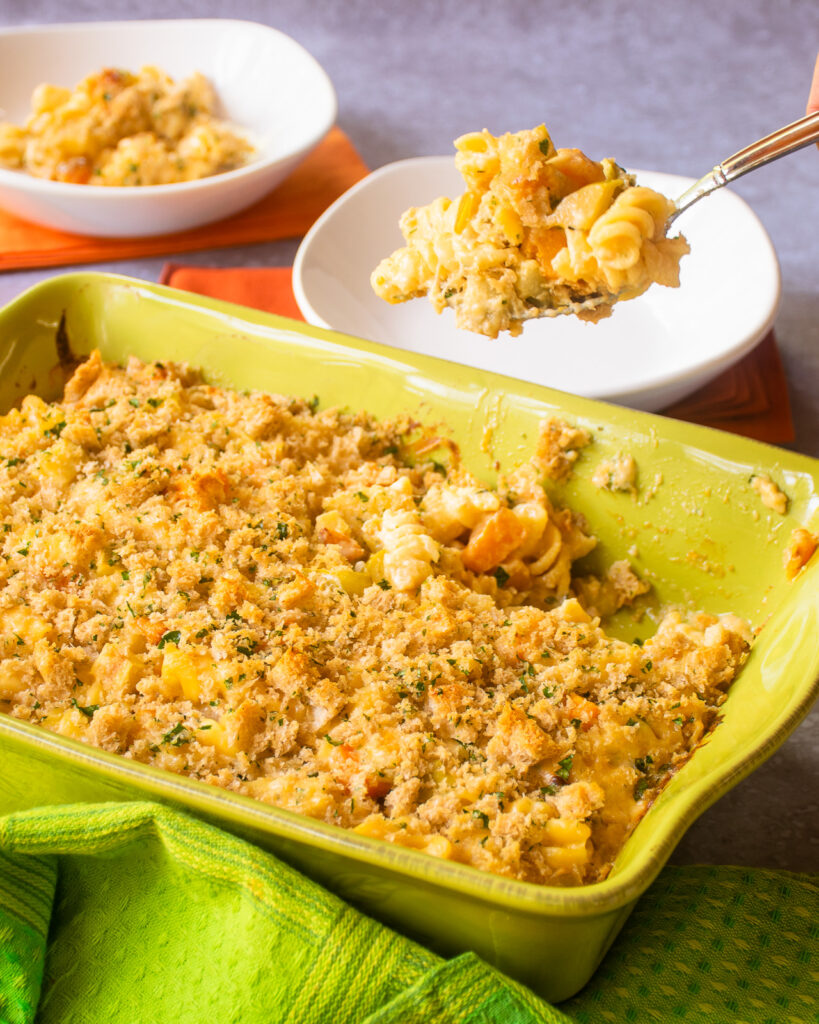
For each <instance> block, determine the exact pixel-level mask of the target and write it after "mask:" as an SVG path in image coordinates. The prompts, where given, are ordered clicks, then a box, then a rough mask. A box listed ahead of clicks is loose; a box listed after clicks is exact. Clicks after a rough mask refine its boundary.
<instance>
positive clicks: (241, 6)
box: [0, 0, 819, 871]
mask: <svg viewBox="0 0 819 1024" xmlns="http://www.w3.org/2000/svg"><path fill="white" fill-rule="evenodd" d="M207 16H210V17H235V18H247V19H250V20H255V21H261V22H266V23H268V24H270V25H274V26H275V27H277V28H279V29H281V30H283V31H284V32H287V33H288V34H290V35H292V36H293V37H294V38H296V39H297V40H298V41H299V42H300V43H302V44H303V45H304V46H305V47H306V48H307V49H308V50H310V52H311V53H313V55H314V56H315V57H316V58H317V59H318V60H319V61H320V62H321V63H322V64H323V65H324V67H325V68H326V69H327V71H328V73H329V74H330V76H331V78H332V79H333V82H334V83H335V86H336V89H337V91H338V95H339V104H340V111H339V120H340V123H341V126H342V127H343V128H344V129H345V130H346V131H347V132H348V134H349V135H350V136H351V137H352V139H353V141H354V142H355V144H356V145H357V147H358V149H359V151H360V152H361V154H362V156H363V157H364V159H365V160H366V161H367V163H368V164H369V165H370V166H371V167H377V166H379V165H381V164H384V163H388V162H390V161H392V160H398V159H401V158H403V157H408V156H418V155H423V154H432V153H447V152H450V149H451V142H452V139H453V138H455V137H456V136H457V135H459V134H461V133H462V132H464V131H468V130H471V129H473V128H481V127H487V128H489V129H490V130H492V131H494V132H499V131H509V130H518V129H520V128H525V127H531V126H532V125H534V124H537V123H539V122H541V121H545V122H546V124H547V125H548V127H549V129H550V131H551V132H552V135H553V137H554V139H555V141H556V143H557V145H571V146H579V147H580V148H582V149H584V150H586V151H587V152H589V153H591V154H593V155H598V156H604V155H612V156H616V157H617V159H618V160H620V161H621V162H622V163H624V164H627V165H630V166H632V167H644V168H651V169H654V170H661V171H668V172H673V173H678V174H689V175H693V176H695V177H699V176H700V175H701V174H703V173H705V171H707V170H708V169H709V168H710V167H712V166H713V165H714V164H715V163H717V162H718V161H719V160H721V159H723V158H724V157H726V156H728V155H729V154H731V153H733V152H734V151H735V150H737V149H739V148H740V147H742V146H744V145H746V144H747V143H749V142H751V141H753V140H754V139H756V138H758V137H760V136H762V135H764V134H766V133H767V132H769V131H772V130H773V129H775V128H778V127H780V126H781V125H783V124H786V123H787V122H789V121H792V120H795V119H796V118H797V117H799V116H801V115H802V113H803V112H804V107H805V100H806V97H807V91H808V87H809V84H810V76H811V71H812V68H813V62H814V59H815V57H816V52H817V48H819V4H817V3H816V0H723V2H722V3H720V4H715V3H713V2H711V0H673V2H667V0H654V2H652V3H644V2H635V0H575V2H574V3H565V2H561V3H555V2H537V0H511V2H503V0H495V2H493V3H486V2H469V0H446V2H439V3H434V2H432V0H415V2H412V0H381V2H380V3H378V4H376V3H373V2H370V0H347V2H344V0H336V2H333V0H320V2H299V0H279V2H276V0H269V2H265V0H233V2H232V3H226V2H222V3H219V2H217V0H162V2H160V0H142V3H140V4H139V5H138V6H137V5H135V4H133V3H126V2H123V0H105V2H103V0H74V2H68V0H0V26H3V25H18V24H41V23H48V22H58V21H83V20H87V21H102V20H114V19H121V18H131V17H140V18H152V17H153V18H163V17H207ZM89 70H91V69H89ZM736 190H737V191H738V192H739V193H740V194H741V195H742V196H743V197H744V198H745V199H746V200H747V201H748V202H749V203H750V204H751V205H752V206H753V208H754V210H755V211H756V212H757V214H758V215H759V217H760V219H761V220H762V222H763V224H764V225H765V227H766V228H767V230H768V232H769V233H770V235H771V237H772V239H773V242H774V245H775V247H776V250H777V252H778V255H779V259H780V262H781V265H782V277H783V300H782V306H781V309H780V312H779V316H778V318H777V323H776V330H777V335H778V338H779V342H780V346H781V348H782V352H783V356H784V360H785V364H786V369H787V373H788V378H789V381H790V386H791V395H792V400H793V405H794V414H795V420H796V427H797V439H796V443H795V445H794V447H795V448H797V449H798V450H800V451H803V452H806V453H809V454H812V455H819V401H817V398H816V392H817V388H818V387H819V288H818V287H817V271H818V270H819V232H817V227H818V226H819V225H818V224H817V214H819V154H817V153H816V152H814V151H813V150H804V151H802V152H801V153H798V154H796V155H794V156H791V157H788V158H786V160H785V161H782V162H779V163H777V164H774V165H772V166H770V167H767V168H763V169H762V170H761V171H758V172H756V173H755V174H753V175H751V176H749V177H747V178H745V179H743V180H742V181H740V182H739V183H737V185H736ZM294 251H295V245H294V244H293V243H291V242H282V243H277V244H271V245H259V246H249V247H246V248H244V249H238V250H227V251H219V252H214V253H196V254H192V255H190V256H185V257H183V258H184V259H185V260H186V261H187V262H191V263H202V264H210V263H212V264H217V265H222V266H226V265H244V264H271V265H274V264H285V263H288V262H290V261H291V260H292V257H293V253H294ZM161 266H162V260H160V259H157V260H139V261H132V262H128V263H116V264H104V265H100V267H99V269H112V270H116V271H118V272H122V273H129V274H133V275H135V276H140V277H145V278H148V279H154V280H155V279H156V278H157V276H158V274H159V271H160V269H161ZM50 273H52V271H49V272H48V274H50ZM48 274H47V273H43V272H27V273H12V274H5V275H0V301H5V300H6V299H7V298H10V297H11V296H12V295H14V294H16V293H17V292H19V291H21V290H22V289H23V288H24V287H25V286H27V285H28V284H31V283H33V282H34V281H36V280H39V279H41V278H42V277H44V276H48ZM715 284H718V283H715ZM818 639H819V638H818ZM818 734H819V710H817V709H814V712H813V713H812V715H811V716H810V717H809V718H808V720H807V721H806V722H805V723H804V724H803V725H802V726H801V728H800V729H799V730H798V732H797V733H796V734H795V735H794V736H793V737H792V738H791V739H790V740H789V741H788V742H787V743H786V744H785V745H784V746H783V747H782V749H781V750H780V751H779V752H778V753H777V754H776V755H775V756H774V757H773V758H772V759H771V760H770V761H768V762H767V763H766V764H765V765H763V766H762V768H760V769H759V770H758V771H757V772H755V773H754V774H753V775H752V776H751V777H750V778H749V779H747V780H746V781H745V782H743V783H741V784H740V785H739V786H738V787H737V788H736V789H734V790H733V791H732V792H731V793H729V794H728V795H727V796H726V797H724V798H723V799H722V800H721V801H720V802H719V803H718V804H717V805H716V806H715V807H714V808H712V809H711V810H709V811H707V812H706V813H705V814H704V815H703V816H702V818H701V819H700V820H699V821H698V822H697V823H696V824H695V825H694V827H693V828H692V829H691V830H690V831H689V832H688V834H687V836H686V837H685V839H684V840H683V842H682V844H681V845H680V846H679V848H678V849H677V851H676V853H675V855H674V859H675V860H677V861H679V862H694V861H705V862H711V863H735V864H737V863H738V864H749V865H757V866H767V867H777V868H789V869H791V870H796V871H799V870H812V871H817V870H819V744H817V735H818Z"/></svg>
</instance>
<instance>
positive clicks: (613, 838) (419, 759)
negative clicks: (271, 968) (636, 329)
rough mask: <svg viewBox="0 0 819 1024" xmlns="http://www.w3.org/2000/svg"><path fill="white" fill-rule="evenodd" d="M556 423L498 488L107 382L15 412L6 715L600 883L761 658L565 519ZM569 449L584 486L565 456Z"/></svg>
mask: <svg viewBox="0 0 819 1024" xmlns="http://www.w3.org/2000/svg"><path fill="white" fill-rule="evenodd" d="M588 440H589V437H588V435H587V434H585V432H583V431H579V430H577V429H574V428H571V427H569V426H567V425H565V424H563V425H561V424H560V423H558V422H556V421H554V420H552V421H549V422H548V423H546V424H545V425H544V434H543V438H542V441H541V445H540V450H539V452H538V453H536V454H535V455H534V456H533V458H532V459H531V460H530V461H529V462H526V463H524V464H523V465H521V466H520V467H518V468H517V469H514V470H512V471H511V472H510V473H509V474H508V475H507V476H506V477H505V478H503V479H502V480H501V482H500V484H499V486H498V487H497V488H495V489H488V488H487V487H485V486H483V485H482V484H481V483H480V481H479V480H477V479H475V478H474V477H473V476H471V475H470V474H469V473H467V472H466V471H464V470H463V469H461V468H459V467H458V465H457V460H456V459H455V458H454V455H453V454H452V453H450V454H451V455H452V459H451V462H450V464H449V465H448V466H447V465H443V464H441V463H439V462H438V461H436V458H442V457H443V456H442V455H441V454H440V452H439V451H436V446H439V441H440V439H439V438H436V437H434V436H430V435H428V434H423V433H421V434H420V435H419V430H418V427H417V425H414V424H412V423H410V422H402V423H392V424H390V423H378V422H376V421H375V420H374V419H372V418H371V417H369V416H367V415H365V414H364V413H360V412H359V413H345V412H341V411H339V410H338V409H328V410H324V411H321V412H320V411H318V409H317V403H316V402H307V401H303V400H301V399H296V398H286V397H282V396H277V395H269V394H262V393H244V394H239V393H237V392H234V391H230V390H224V389H221V388H217V387H212V386H209V385H207V384H206V383H204V382H203V380H202V379H201V378H200V376H199V374H198V373H196V372H195V371H193V370H192V369H190V368H188V367H185V366H181V365H173V364H162V363H153V364H144V363H141V362H139V361H138V360H136V359H131V360H130V361H129V363H128V365H127V366H126V367H125V368H124V369H120V368H117V367H114V366H108V365H104V364H103V363H102V361H101V360H100V357H99V355H98V354H97V353H94V354H93V355H92V356H91V358H90V359H88V360H87V361H86V362H85V363H83V364H82V365H81V366H80V367H79V369H78V370H77V371H76V373H75V375H74V376H73V378H72V379H71V380H70V382H69V383H68V385H67V387H66V390H65V396H64V398H63V400H62V401H61V402H57V403H51V404H47V403H46V402H44V401H42V400H41V399H39V398H37V397H35V396H28V397H27V398H25V399H24V401H23V403H22V405H21V407H20V408H19V409H15V410H12V411H11V412H9V413H8V414H7V415H6V416H4V417H1V418H0V702H2V703H0V708H2V710H4V711H6V712H7V713H8V714H10V715H12V716H14V717H15V718H18V719H22V720H25V721H28V722H32V723H36V724H39V725H40V726H42V727H44V728H47V729H51V730H54V731H55V732H58V733H61V734H63V735H65V736H70V737H74V738H76V739H79V740H82V741H83V742H86V743H90V744H94V745H96V746H99V747H102V748H104V749H106V750H109V751H113V752H116V753H118V754H121V755H122V756H124V757H127V758H131V759H133V760H136V761H141V762H146V763H151V764H154V765H158V766H159V767H161V768H166V769H168V770H170V771H174V772H180V773H182V774H184V775H187V776H188V777H190V778H192V779H200V780H203V781H205V782H209V783H212V784H214V785H218V786H223V787H225V788H227V789H230V790H233V791H236V792H238V793H243V794H246V795H248V796H252V797H256V798H258V799H260V800H263V801H267V802H269V803H271V804H275V805H276V806H278V807H284V808H288V809H290V810H293V811H297V812H300V813H302V814H306V815H311V816H313V817H315V818H319V819H322V820H324V821H327V822H331V823H334V824H337V825H340V826H342V827H344V828H349V829H354V830H355V831H356V832H358V833H360V834H362V835H366V836H374V837H377V838H380V839H384V840H387V841H389V842H392V843H398V844H402V845H405V846H410V847H415V848H417V849H420V850H426V851H427V852H428V853H431V854H433V855H435V856H438V857H446V858H451V859H453V860H457V861H461V862H463V863H465V864H470V865H474V866H475V867H478V868H481V869H484V870H486V871H492V872H497V873H500V874H502V875H506V876H509V877H511V878H516V879H523V880H527V881H532V882H541V883H550V884H556V885H576V884H580V883H585V882H592V881H595V880H597V879H600V878H602V877H604V876H605V875H606V873H607V872H608V870H609V868H610V866H611V863H612V861H613V859H614V857H615V856H616V855H617V852H618V850H619V849H620V847H621V846H622V844H623V842H624V840H625V839H626V837H627V836H628V835H629V833H630V832H631V830H632V829H633V827H634V825H635V824H636V822H637V821H638V820H639V818H640V817H641V815H642V814H643V813H644V812H645V810H646V809H647V807H648V805H649V804H650V802H651V800H652V799H653V798H654V797H655V796H656V794H657V793H658V791H659V789H660V788H661V787H662V785H663V783H664V782H665V781H666V780H667V779H668V778H669V776H670V775H671V774H673V772H674V771H675V770H676V769H677V767H678V766H679V765H680V764H681V763H683V762H684V761H685V760H686V759H687V758H688V757H689V755H690V754H691V752H692V751H693V750H694V748H695V747H696V746H697V744H698V743H699V742H700V741H701V739H702V738H703V736H704V734H705V733H706V731H707V730H708V729H709V728H710V727H711V726H712V725H713V723H714V721H715V719H716V715H717V713H718V708H719V706H720V704H721V702H722V701H723V699H724V696H725V691H726V688H727V687H728V686H729V684H730V682H731V680H732V679H733V678H734V675H735V674H736V672H737V670H738V668H739V666H740V665H741V664H742V662H743V660H744V658H745V655H746V652H747V650H748V646H749V640H750V635H749V632H748V627H747V626H746V625H745V623H743V622H741V621H740V620H739V619H737V618H735V617H733V616H731V615H724V616H721V617H713V616H709V615H703V614H694V615H691V616H689V617H687V618H685V617H682V616H681V615H679V614H669V615H667V616H666V617H665V618H664V619H663V621H662V623H661V624H660V626H659V629H658V630H657V633H656V635H655V636H654V637H653V638H652V639H650V640H647V641H646V642H645V643H644V644H643V645H642V646H640V645H638V644H636V643H634V644H630V643H625V642H623V641H621V640H616V639H614V638H613V637H611V636H608V635H607V634H606V633H605V631H604V630H603V628H602V626H601V624H600V619H599V617H598V616H599V614H607V613H609V612H611V611H613V610H615V609H616V608H618V607H620V606H622V605H623V604H624V603H627V602H630V601H632V600H633V599H634V598H635V597H637V596H639V594H640V593H642V592H644V591H645V590H646V589H647V587H646V585H645V584H643V583H642V582H641V581H640V580H639V579H638V577H637V576H636V575H635V574H634V573H633V571H632V570H631V567H630V566H629V564H628V562H626V561H622V562H616V563H615V564H614V565H613V566H611V568H610V569H609V572H608V574H607V575H606V576H604V577H601V578H594V577H584V576H578V575H577V573H576V572H573V566H574V564H575V562H576V561H577V559H579V558H581V557H582V556H583V555H585V554H586V553H588V552H589V551H590V550H591V549H592V548H593V547H594V544H595V540H594V538H593V537H592V536H591V533H590V531H589V527H588V526H587V524H586V523H585V521H584V520H583V519H582V518H580V517H579V516H577V515H575V514H574V513H573V512H572V511H571V510H570V509H568V508H565V507H560V506H559V505H557V504H555V503H553V502H552V501H551V500H550V499H549V497H548V496H547V493H546V491H545V490H544V487H543V481H544V478H545V476H546V475H547V473H551V474H552V475H554V476H559V475H564V476H565V473H566V472H567V470H566V467H565V463H566V462H568V463H569V465H570V464H571V461H572V459H571V455H575V456H576V447H577V446H579V445H582V444H584V443H586V442H588ZM561 452H562V453H563V454H564V455H565V460H564V462H563V463H561V461H560V459H559V458H558V456H559V454H560V453H561Z"/></svg>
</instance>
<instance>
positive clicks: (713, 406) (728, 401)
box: [160, 263, 794, 444]
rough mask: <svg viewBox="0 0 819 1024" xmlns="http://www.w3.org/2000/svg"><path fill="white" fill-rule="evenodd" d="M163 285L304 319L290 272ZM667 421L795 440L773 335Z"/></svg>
mask: <svg viewBox="0 0 819 1024" xmlns="http://www.w3.org/2000/svg"><path fill="white" fill-rule="evenodd" d="M160 280H161V282H162V283H163V284H169V285H172V286H173V287H174V288H183V289H184V290H185V291H189V292H196V293H197V294H199V295H209V296H211V298H215V299H225V300H227V301H228V302H237V303H239V304H240V305H243V306H252V307H254V308H255V309H263V310H265V311H266V312H268V313H279V314H281V315H282V316H289V317H293V319H296V320H303V319H304V317H303V316H302V315H301V313H300V311H299V308H298V306H297V305H296V300H295V297H294V295H293V287H292V274H291V270H290V268H289V267H235V268H234V267H231V268H222V267H191V266H183V265H180V264H178V263H169V264H167V265H166V266H165V268H164V269H163V271H162V276H161V278H160ZM664 411H665V414H666V415H667V416H673V417H675V418H676V419H680V420H687V421H688V422H690V423H702V424H704V425H705V426H708V427H716V428H717V429H719V430H730V431H733V432H734V433H735V434H744V435H745V436H746V437H753V438H756V439H757V440H758V441H768V442H769V443H771V444H783V443H784V442H786V441H793V439H794V429H793V420H792V419H791V406H790V400H789V398H788V385H787V381H786V379H785V371H784V368H783V366H782V360H781V358H780V356H779V350H778V348H777V345H776V339H775V338H774V334H773V331H770V332H769V333H768V334H767V335H766V336H765V337H764V338H763V340H762V341H761V342H760V343H759V344H758V345H757V346H756V348H755V349H753V351H751V352H749V353H748V355H747V356H745V357H744V358H743V359H741V360H740V361H739V362H738V363H735V364H734V365H733V366H732V367H730V368H729V369H728V370H726V371H725V372H724V373H722V374H720V375H719V376H718V377H716V378H715V379H714V380H712V381H711V382H710V383H708V384H706V385H705V387H702V388H700V389H699V390H698V391H696V392H695V393H694V394H693V395H690V396H689V397H688V398H686V399H684V400H683V401H682V402H677V403H676V404H675V405H673V406H671V407H670V408H668V409H666V410H664Z"/></svg>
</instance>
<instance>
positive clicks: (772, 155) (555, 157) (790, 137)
mask: <svg viewBox="0 0 819 1024" xmlns="http://www.w3.org/2000/svg"><path fill="white" fill-rule="evenodd" d="M817 137H819V115H817V114H813V115H809V116H808V117H806V118H803V119H802V120H801V121H798V122H795V123H794V124H793V125H790V126H788V127H787V128H784V129H781V130H780V131H779V132H776V133H774V134H773V135H771V136H767V137H766V138H765V139H762V140H760V141H759V142H757V143H755V144H754V145H752V146H749V147H746V148H745V149H743V150H741V151H740V152H739V153H737V154H735V155H734V156H733V157H730V158H729V159H728V160H726V161H723V163H722V164H719V165H717V167H715V168H714V169H713V170H712V171H711V172H709V174H708V175H706V176H705V177H704V178H702V179H700V181H698V182H697V183H695V184H694V185H693V186H692V187H691V188H690V189H689V190H687V191H686V192H685V193H684V194H683V195H682V196H681V197H680V199H679V200H677V202H676V203H675V202H673V201H672V200H670V199H668V198H666V196H664V195H662V194H661V193H660V192H657V191H655V190H653V189H650V188H647V187H645V186H642V185H639V184H637V182H636V179H635V176H634V175H632V174H629V173H628V172H626V171H625V170H624V169H623V168H622V167H620V166H619V164H617V163H616V162H615V161H614V160H611V159H604V160H602V161H595V160H592V159H590V158H589V157H587V156H586V155H585V154H584V153H582V152H581V151H580V150H578V149H556V148H555V147H554V145H553V143H552V140H551V139H550V137H549V134H548V132H547V131H546V128H545V126H544V125H540V126H539V127H537V128H534V129H531V130H528V131H522V132H517V133H514V134H512V133H508V134H506V135H501V136H498V137H496V136H493V135H491V134H490V133H489V132H488V131H486V130H484V131H482V132H473V133H470V134H467V135H462V136H461V137H460V138H459V139H456V141H455V148H456V156H455V164H456V167H457V169H458V171H459V172H460V174H461V176H462V177H463V179H464V183H465V185H466V190H465V191H464V193H463V194H462V195H461V196H460V198H459V199H457V200H454V201H453V200H450V199H449V198H447V197H440V198H438V199H436V200H434V201H433V202H432V203H430V204H429V205H428V206H424V207H412V208H410V209H409V210H407V211H406V212H405V213H404V214H403V216H402V217H401V220H400V227H401V232H402V234H403V236H404V239H405V241H406V245H405V246H403V247H402V248H400V249H397V250H396V251H395V252H394V253H393V254H392V255H391V256H388V257H387V258H386V259H384V260H382V261H381V262H380V263H379V265H378V266H377V267H376V269H375V270H374V271H373V273H372V276H371V285H372V287H373V289H374V291H375V293H376V294H377V295H379V296H380V297H381V298H383V299H385V300H386V301H387V302H391V303H398V302H405V301H407V300H408V299H412V298H417V297H420V296H423V295H428V296H429V298H430V301H431V302H432V305H433V306H434V307H435V309H436V310H437V311H438V312H441V311H442V310H443V309H444V307H446V306H451V307H452V308H453V309H454V312H455V323H456V326H457V327H459V328H462V329H465V330H470V331H473V332H476V333H478V334H483V335H485V336H487V337H490V338H496V337H497V336H498V334H499V333H501V332H503V331H506V332H508V333H509V334H511V335H513V336H515V335H519V334H520V333H521V332H522V330H523V325H524V324H525V323H526V322H527V321H529V320H533V319H539V318H541V317H555V316H560V315H566V314H573V315H575V316H577V317H579V318H580V319H583V320H592V321H597V320H600V319H602V318H603V317H606V316H609V315H610V314H611V311H612V306H613V305H614V304H615V303H617V302H622V301H624V300H626V299H633V298H636V297H637V296H639V295H642V294H643V292H645V291H646V289H648V288H649V287H650V286H651V285H652V284H661V285H665V286H666V287H671V288H676V287H678V286H679V283H680V277H679V267H680V260H681V258H682V257H683V256H684V255H685V254H686V253H688V252H689V246H688V242H687V241H686V239H685V238H684V236H682V235H674V236H670V234H669V233H670V229H671V225H672V222H673V221H674V220H675V218H676V217H677V216H678V215H679V214H680V213H682V211H683V210H685V209H687V208H688V207H689V206H690V205H691V204H692V203H693V202H696V201H697V200H698V199H700V198H702V197H703V196H705V195H708V194H709V193H710V192H712V191H713V190H714V189H716V188H718V187H720V186H721V185H724V184H725V183H726V182H728V181H731V180H733V179H734V178H736V177H739V176H740V175H741V174H744V173H747V172H748V171H749V170H753V169H754V168H755V167H759V166H761V165H762V164H763V163H768V162H770V161H771V160H774V159H776V158H778V157H779V156H783V155H784V154H785V153H788V152H792V151H793V150H795V149H798V148H801V147H802V146H805V145H808V144H810V143H811V142H812V141H815V140H816V138H817Z"/></svg>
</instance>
